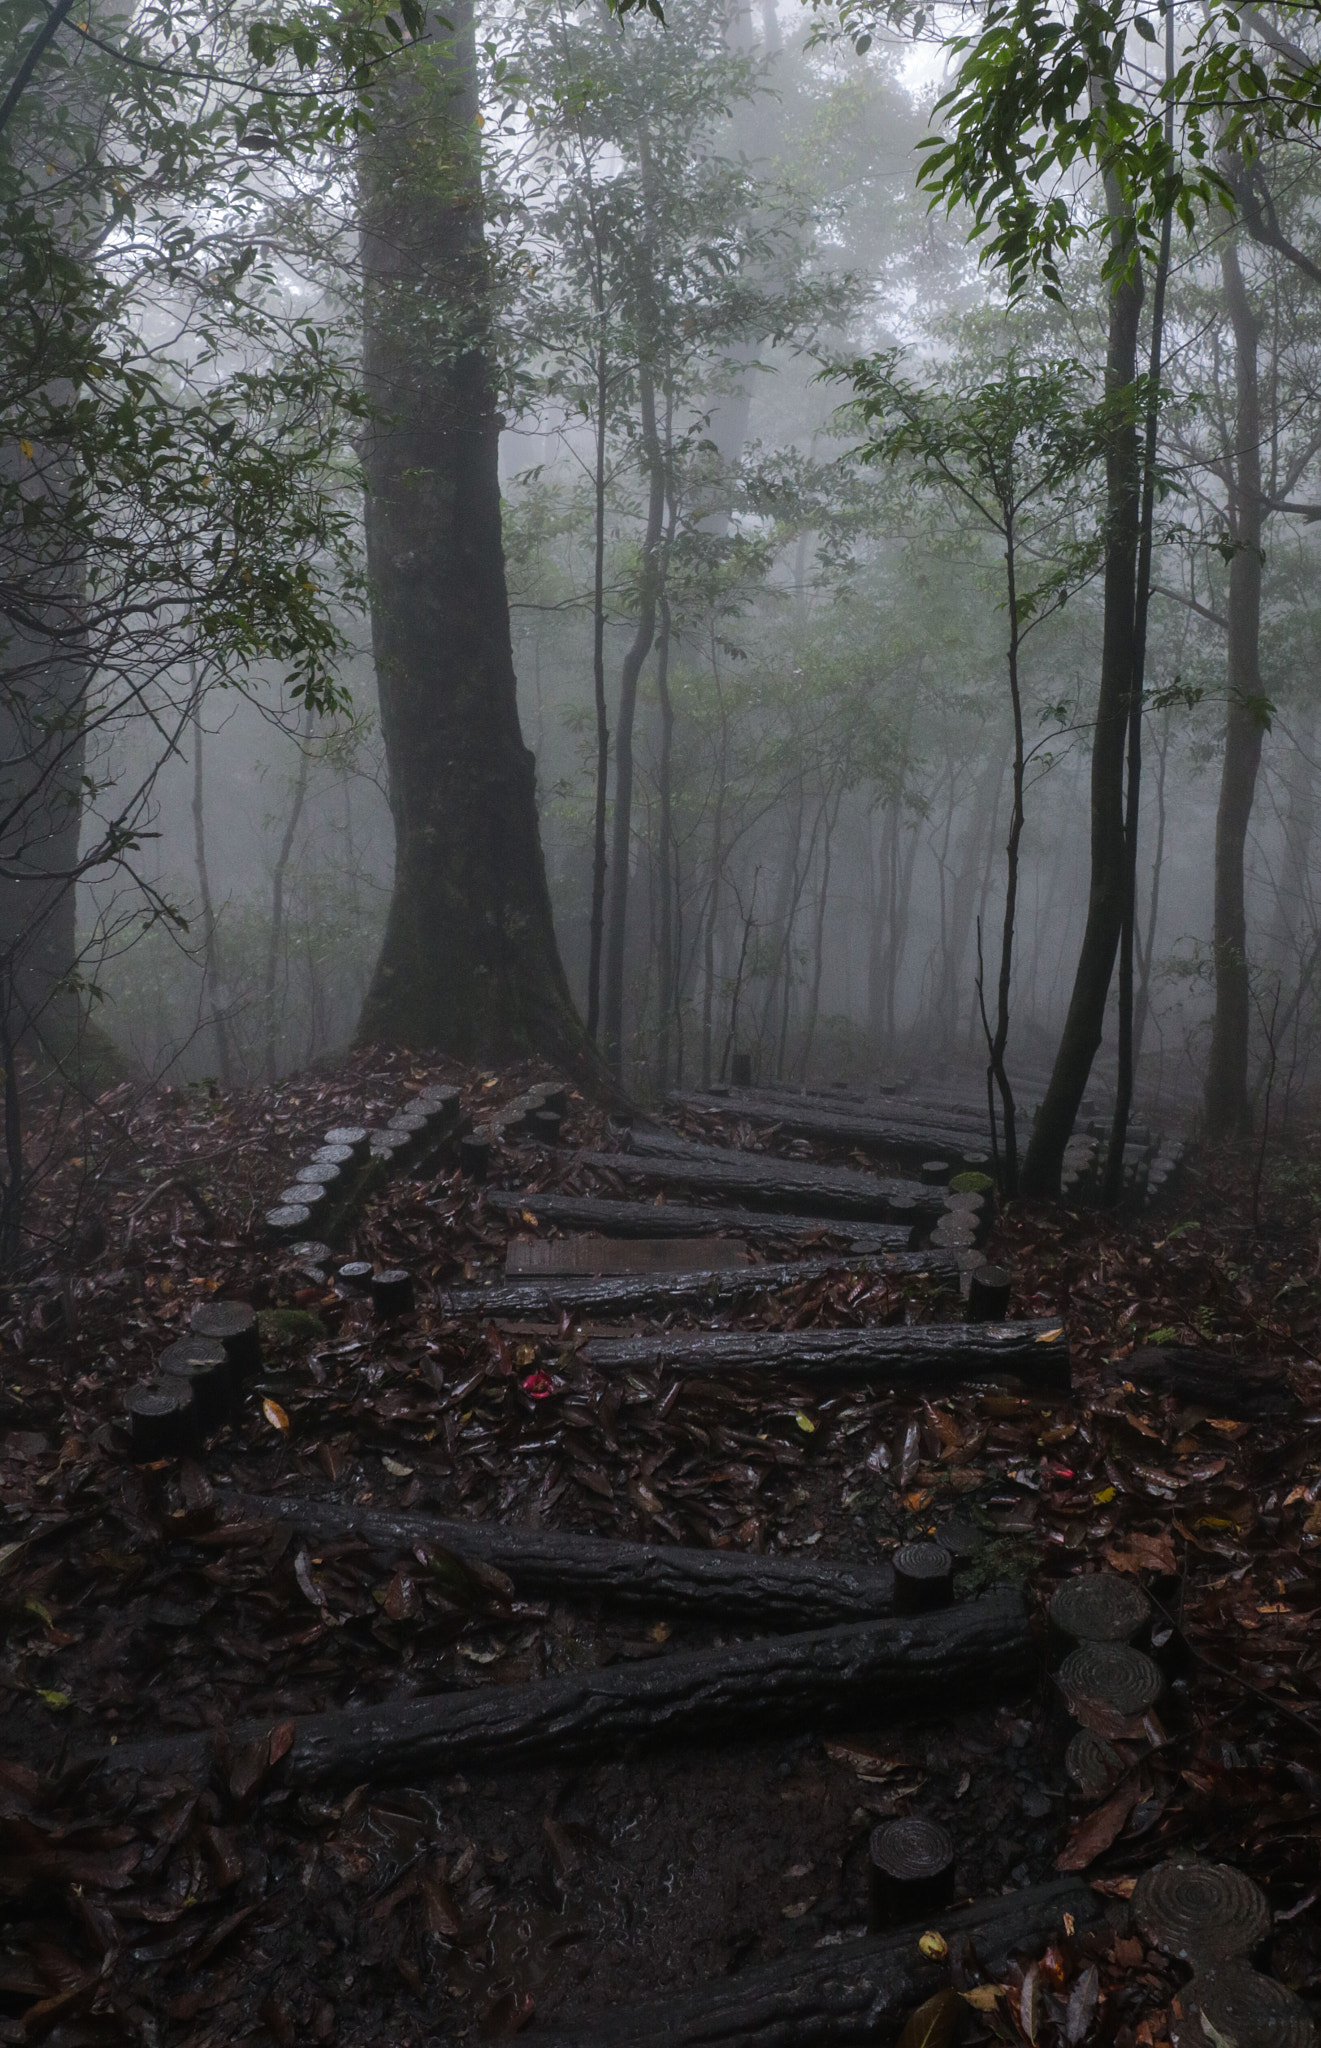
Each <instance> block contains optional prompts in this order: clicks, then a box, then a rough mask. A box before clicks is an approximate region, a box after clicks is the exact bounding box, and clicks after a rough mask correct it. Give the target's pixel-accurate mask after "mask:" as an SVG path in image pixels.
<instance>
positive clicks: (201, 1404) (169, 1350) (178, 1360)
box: [158, 1336, 237, 1436]
mask: <svg viewBox="0 0 1321 2048" xmlns="http://www.w3.org/2000/svg"><path fill="white" fill-rule="evenodd" d="M158 1366H159V1370H160V1372H161V1375H162V1377H163V1378H166V1379H173V1380H181V1381H183V1383H184V1384H185V1385H186V1386H189V1387H191V1388H192V1391H193V1412H194V1414H195V1415H196V1417H197V1425H198V1428H199V1429H200V1430H201V1431H202V1433H203V1435H204V1436H205V1435H208V1434H209V1433H210V1432H211V1431H212V1430H213V1429H219V1428H220V1427H221V1425H222V1423H225V1422H228V1421H229V1419H230V1417H231V1415H232V1414H233V1412H234V1408H235V1405H236V1398H237V1388H236V1385H235V1380H234V1374H233V1371H232V1369H231V1367H230V1363H229V1355H228V1353H227V1352H226V1350H225V1347H224V1345H223V1344H222V1343H220V1341H219V1340H218V1339H217V1338H214V1337H198V1336H192V1337H180V1338H179V1339H178V1340H177V1341H176V1342H175V1343H173V1344H169V1345H167V1346H166V1348H165V1350H164V1351H162V1353H161V1355H160V1359H159V1361H158Z"/></svg>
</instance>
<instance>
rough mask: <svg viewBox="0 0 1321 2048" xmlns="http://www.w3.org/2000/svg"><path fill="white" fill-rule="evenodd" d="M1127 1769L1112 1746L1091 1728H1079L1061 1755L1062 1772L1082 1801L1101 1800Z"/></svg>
mask: <svg viewBox="0 0 1321 2048" xmlns="http://www.w3.org/2000/svg"><path fill="white" fill-rule="evenodd" d="M1127 1769H1128V1766H1127V1764H1126V1763H1125V1761H1124V1759H1123V1757H1122V1756H1121V1755H1120V1754H1119V1751H1118V1750H1117V1749H1116V1748H1115V1746H1114V1744H1113V1743H1110V1742H1107V1741H1106V1739H1105V1737H1104V1736H1103V1735H1094V1734H1093V1733H1092V1731H1091V1729H1090V1728H1080V1729H1079V1730H1078V1733H1077V1734H1076V1735H1075V1736H1074V1737H1073V1740H1072V1741H1071V1742H1070V1744H1069V1746H1068V1748H1067V1749H1066V1750H1065V1752H1064V1770H1065V1775H1066V1776H1067V1777H1068V1779H1069V1782H1070V1783H1071V1784H1073V1785H1076V1786H1077V1788H1078V1790H1079V1791H1080V1792H1081V1793H1082V1795H1083V1797H1084V1799H1104V1798H1105V1795H1106V1793H1107V1792H1108V1791H1109V1790H1110V1788H1111V1786H1112V1785H1117V1784H1118V1783H1119V1780H1120V1779H1121V1778H1122V1777H1123V1775H1124V1772H1125V1771H1126V1770H1127Z"/></svg>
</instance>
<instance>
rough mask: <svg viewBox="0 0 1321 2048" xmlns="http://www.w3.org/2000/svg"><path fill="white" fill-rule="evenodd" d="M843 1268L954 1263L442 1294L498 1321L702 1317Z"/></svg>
mask: <svg viewBox="0 0 1321 2048" xmlns="http://www.w3.org/2000/svg"><path fill="white" fill-rule="evenodd" d="M842 1272H848V1273H850V1274H856V1275H857V1276H858V1277H859V1278H861V1277H863V1276H864V1275H869V1276H872V1277H874V1278H875V1279H877V1280H884V1279H887V1278H894V1277H897V1276H898V1275H900V1274H923V1275H926V1276H928V1277H930V1278H932V1279H936V1280H942V1281H945V1282H946V1283H949V1284H953V1283H954V1282H956V1281H957V1279H958V1267H957V1266H956V1264H955V1262H954V1260H953V1259H952V1258H949V1257H948V1256H946V1255H943V1254H942V1253H941V1252H940V1251H939V1250H935V1251H930V1252H900V1253H899V1254H897V1255H896V1256H895V1257H894V1258H889V1259H847V1258H845V1257H844V1255H843V1253H842V1252H840V1253H836V1254H835V1255H834V1256H833V1257H827V1258H821V1259H795V1260H792V1261H790V1262H789V1263H788V1264H785V1265H765V1266H738V1267H735V1268H733V1269H732V1270H730V1269H721V1268H708V1269H707V1270H706V1271H704V1272H702V1271H699V1272H695V1273H629V1274H622V1275H619V1276H616V1277H612V1278H606V1279H600V1280H596V1279H592V1278H589V1277H588V1276H586V1275H574V1274H571V1273H570V1274H565V1275H564V1276H563V1277H562V1278H558V1279H546V1280H511V1281H508V1282H507V1283H506V1284H505V1285H504V1286H503V1287H451V1288H450V1289H449V1290H448V1292H447V1293H446V1294H445V1296H444V1298H443V1299H444V1306H445V1313H446V1314H447V1315H451V1316H474V1315H475V1316H494V1317H496V1318H497V1319H498V1320H500V1321H502V1322H544V1321H545V1320H546V1319H547V1318H548V1317H554V1316H560V1315H565V1314H570V1315H576V1316H582V1317H590V1316H599V1317H601V1318H603V1319H605V1320H607V1321H608V1320H612V1319H618V1318H619V1317H620V1316H666V1315H670V1314H672V1313H673V1312H674V1311H675V1310H676V1309H685V1308H688V1309H692V1310H694V1311H695V1312H697V1313H699V1314H706V1313H710V1312H712V1311H714V1310H716V1309H720V1310H722V1311H723V1310H726V1309H732V1308H737V1307H738V1306H739V1305H740V1304H741V1303H744V1302H748V1301H751V1300H752V1299H753V1298H754V1297H755V1296H756V1295H759V1294H777V1293H781V1292H782V1291H783V1290H784V1289H785V1288H788V1287H798V1286H801V1285H802V1284H803V1283H804V1282H805V1281H809V1280H820V1279H822V1278H823V1277H824V1276H825V1275H826V1274H827V1273H842Z"/></svg>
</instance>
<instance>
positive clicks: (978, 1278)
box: [968, 1266, 1010, 1323]
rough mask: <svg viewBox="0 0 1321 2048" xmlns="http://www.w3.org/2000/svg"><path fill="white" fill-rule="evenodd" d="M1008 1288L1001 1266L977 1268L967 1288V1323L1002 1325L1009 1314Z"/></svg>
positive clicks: (1007, 1278)
mask: <svg viewBox="0 0 1321 2048" xmlns="http://www.w3.org/2000/svg"><path fill="white" fill-rule="evenodd" d="M1009 1286H1010V1281H1009V1274H1008V1272H1007V1271H1006V1270H1005V1268H1004V1267H1003V1266H978V1267H977V1269H976V1270H975V1272H974V1273H973V1276H972V1281H971V1284H970V1285H969V1288H968V1321H969V1322H970V1323H1002V1322H1003V1321H1004V1319H1005V1317H1006V1316H1007V1315H1008V1314H1009Z"/></svg>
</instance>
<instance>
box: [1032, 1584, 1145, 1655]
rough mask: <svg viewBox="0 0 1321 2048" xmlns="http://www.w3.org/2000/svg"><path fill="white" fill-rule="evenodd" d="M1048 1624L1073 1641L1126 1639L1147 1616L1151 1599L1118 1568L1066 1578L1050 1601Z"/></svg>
mask: <svg viewBox="0 0 1321 2048" xmlns="http://www.w3.org/2000/svg"><path fill="white" fill-rule="evenodd" d="M1050 1620H1051V1626H1052V1628H1056V1629H1058V1630H1059V1632H1060V1634H1061V1635H1064V1636H1069V1637H1070V1638H1071V1639H1072V1640H1073V1641H1074V1642H1075V1643H1129V1642H1132V1640H1133V1638H1134V1636H1136V1635H1139V1634H1140V1633H1141V1631H1142V1630H1143V1629H1144V1628H1145V1627H1146V1626H1147V1624H1148V1622H1149V1621H1150V1620H1151V1602H1150V1601H1149V1600H1148V1598H1147V1596H1146V1594H1145V1593H1144V1592H1143V1590H1142V1588H1141V1586H1139V1585H1138V1583H1137V1581H1136V1580H1135V1579H1130V1578H1125V1576H1124V1574H1123V1573H1122V1572H1093V1573H1092V1574H1091V1575H1090V1576H1089V1577H1087V1578H1079V1579H1067V1580H1066V1581H1065V1583H1064V1584H1063V1585H1062V1586H1061V1587H1060V1588H1059V1591H1058V1592H1057V1593H1056V1594H1055V1596H1054V1598H1053V1599H1052V1601H1051V1603H1050Z"/></svg>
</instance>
